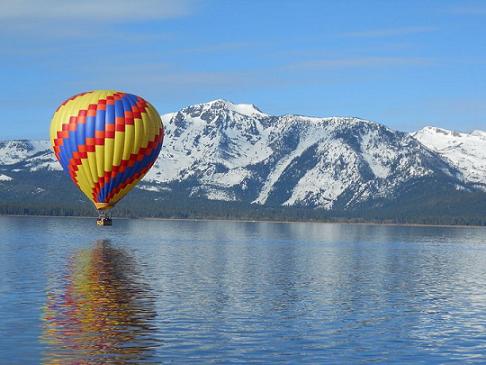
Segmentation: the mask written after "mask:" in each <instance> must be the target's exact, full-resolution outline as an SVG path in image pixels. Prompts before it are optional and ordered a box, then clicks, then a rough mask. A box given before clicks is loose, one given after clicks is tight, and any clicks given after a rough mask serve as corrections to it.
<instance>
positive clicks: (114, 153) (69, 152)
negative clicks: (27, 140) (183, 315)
mask: <svg viewBox="0 0 486 365" xmlns="http://www.w3.org/2000/svg"><path fill="white" fill-rule="evenodd" d="M50 136H51V144H52V147H53V149H54V153H55V155H56V158H57V159H58V160H59V162H60V163H61V165H62V167H63V169H64V170H65V171H66V172H67V173H68V174H69V176H70V177H71V179H72V180H73V182H74V183H75V184H76V185H77V186H78V187H79V189H81V191H82V192H83V193H84V194H85V195H86V196H87V197H88V199H89V200H91V201H92V202H93V203H94V205H95V207H96V208H97V209H102V210H104V209H109V208H111V207H113V206H114V205H115V204H116V203H117V202H118V201H119V200H120V199H121V198H123V197H124V196H125V195H126V194H127V193H128V192H129V191H130V190H131V189H132V188H133V187H134V186H135V185H136V184H137V183H138V182H139V181H140V180H141V179H142V178H143V176H144V175H145V174H146V173H147V172H148V170H149V169H150V168H151V167H152V165H153V164H154V162H155V161H156V159H157V157H158V155H159V152H160V148H161V147H162V141H163V138H164V129H163V126H162V121H161V119H160V116H159V113H157V111H156V110H155V108H154V107H153V106H152V105H151V104H150V103H148V102H147V101H145V100H144V99H142V98H141V97H139V96H136V95H132V94H126V93H123V92H118V91H113V90H95V91H90V92H86V93H82V94H78V95H75V96H73V97H71V98H69V99H67V100H66V101H65V102H63V103H62V104H61V105H60V106H59V107H58V108H57V110H56V112H55V113H54V116H53V117H52V121H51V129H50Z"/></svg>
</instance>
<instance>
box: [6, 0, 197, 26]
mask: <svg viewBox="0 0 486 365" xmlns="http://www.w3.org/2000/svg"><path fill="white" fill-rule="evenodd" d="M194 4H195V1H194V0H138V1H133V0H104V1H101V2H100V1H97V0H83V1H66V0H44V1H38V0H15V1H11V0H0V19H2V20H19V19H20V20H26V19H36V20H41V19H45V20H54V19H56V20H61V21H65V20H69V19H71V20H85V21H95V20H97V21H138V20H150V19H154V20H155V19H163V18H173V17H181V16H186V15H189V14H190V13H191V11H192V9H193V5H194Z"/></svg>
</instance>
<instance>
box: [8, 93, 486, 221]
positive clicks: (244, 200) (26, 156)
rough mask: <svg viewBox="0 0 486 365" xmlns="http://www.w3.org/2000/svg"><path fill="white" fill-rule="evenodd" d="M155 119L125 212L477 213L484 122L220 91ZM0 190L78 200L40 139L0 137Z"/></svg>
mask: <svg viewBox="0 0 486 365" xmlns="http://www.w3.org/2000/svg"><path fill="white" fill-rule="evenodd" d="M162 120H163V123H164V128H165V138H164V145H163V147H162V151H161V154H160V156H159V158H158V160H157V162H156V163H155V165H154V166H153V168H152V169H151V170H150V172H149V173H148V174H147V176H146V177H145V178H144V179H143V180H142V181H141V183H140V184H139V186H138V188H137V191H136V192H134V194H130V195H132V196H133V197H132V198H131V199H128V201H129V202H128V203H125V204H124V205H123V203H122V204H120V205H121V206H124V209H128V210H130V207H131V206H132V205H133V204H136V202H137V200H140V201H144V204H145V206H146V207H147V206H149V208H148V209H150V210H151V211H153V210H157V209H159V208H162V206H168V205H170V206H174V204H176V203H177V202H181V200H185V201H186V203H185V204H189V203H187V202H194V204H196V203H195V202H197V204H205V202H209V203H210V202H218V206H219V207H224V206H225V205H226V206H231V205H232V204H233V206H235V204H236V205H239V206H245V207H246V209H251V208H252V207H253V208H257V207H273V208H276V207H282V209H285V208H286V207H290V208H298V209H312V210H316V211H317V210H318V211H320V212H328V213H327V214H330V215H340V216H345V215H353V216H360V215H363V216H364V215H367V214H370V212H374V213H375V214H378V215H379V213H380V212H381V213H385V212H388V213H387V214H384V216H388V217H392V216H393V217H397V215H401V214H408V215H409V216H411V215H413V214H418V215H420V214H423V213H424V212H428V213H427V214H429V215H437V214H443V213H444V212H449V213H450V214H449V215H450V216H454V215H457V216H464V215H465V214H474V216H475V217H476V216H478V217H485V216H486V209H485V208H484V207H485V206H484V205H483V203H482V202H483V201H486V200H484V199H485V196H486V132H484V131H473V132H471V133H459V132H454V131H449V130H446V129H442V128H436V127H426V128H424V129H422V130H420V131H417V132H414V133H404V132H400V131H396V130H393V129H390V128H387V127H386V126H384V125H382V124H379V123H376V122H371V121H368V120H364V119H361V118H354V117H330V118H318V117H308V116H301V115H282V116H274V115H269V114H266V113H264V112H262V111H261V110H260V109H258V108H257V107H256V106H254V105H252V104H234V103H231V102H229V101H226V100H221V99H220V100H214V101H211V102H208V103H202V104H197V105H192V106H188V107H186V108H183V109H182V110H180V111H178V112H175V113H169V114H164V115H162ZM137 197H138V198H137ZM0 198H1V199H2V202H3V203H2V204H3V206H10V207H13V206H16V207H17V208H18V207H19V206H28V207H39V206H46V205H48V206H50V207H54V206H56V205H59V206H69V201H74V202H77V204H78V205H80V206H85V205H86V204H87V202H86V199H84V197H83V196H82V195H81V193H80V192H78V191H77V190H76V189H74V188H73V187H71V182H70V180H69V178H68V176H67V175H65V174H64V173H63V172H62V171H61V167H60V165H59V164H58V163H57V161H55V159H54V155H53V153H52V152H51V149H50V143H49V141H47V140H46V141H28V140H15V141H3V142H0ZM56 201H57V203H56ZM223 203H224V204H223ZM2 204H0V205H2ZM147 204H148V205H147ZM441 204H442V205H441ZM176 205H177V204H176ZM444 207H446V208H444ZM17 208H16V209H17ZM86 209H88V208H86ZM222 209H223V211H224V208H222ZM407 212H408V213H407ZM414 212H415V213H414ZM138 214H141V215H143V212H142V213H138ZM151 215H152V214H151ZM393 217H392V219H393Z"/></svg>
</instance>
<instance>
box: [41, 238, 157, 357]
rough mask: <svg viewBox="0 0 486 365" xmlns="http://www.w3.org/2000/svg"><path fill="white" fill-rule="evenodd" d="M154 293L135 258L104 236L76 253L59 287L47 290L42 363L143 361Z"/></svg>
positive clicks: (150, 342)
mask: <svg viewBox="0 0 486 365" xmlns="http://www.w3.org/2000/svg"><path fill="white" fill-rule="evenodd" d="M154 301H155V298H154V296H153V294H152V293H151V291H150V288H149V287H148V286H147V285H146V284H145V283H144V282H143V281H142V278H141V277H140V274H139V272H137V268H136V265H135V262H134V260H133V258H131V257H130V256H129V255H128V254H127V253H126V252H125V251H123V250H121V249H119V248H115V247H113V246H111V245H110V243H109V242H108V241H97V242H96V244H95V245H94V246H93V247H92V248H89V249H86V250H83V251H81V252H79V253H77V254H76V255H75V256H74V257H73V259H72V261H71V262H70V264H69V273H68V275H67V276H66V278H65V280H64V284H63V285H61V287H56V288H52V290H50V291H49V292H48V297H47V303H46V306H45V308H44V309H45V310H44V315H43V319H44V331H43V336H42V339H43V341H44V342H45V343H47V344H48V350H47V352H46V356H45V361H44V362H45V363H46V364H63V365H64V364H128V363H139V362H141V361H147V360H148V359H149V358H150V357H151V355H152V354H153V349H154V347H155V346H157V341H156V340H155V338H154V337H153V333H154V328H155V327H154V326H153V325H152V322H153V321H154V320H155V315H156V314H155V309H154Z"/></svg>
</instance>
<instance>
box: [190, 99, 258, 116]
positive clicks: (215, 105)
mask: <svg viewBox="0 0 486 365" xmlns="http://www.w3.org/2000/svg"><path fill="white" fill-rule="evenodd" d="M199 105H200V106H207V107H209V108H211V109H226V110H230V111H232V112H235V113H239V114H242V115H247V116H250V117H251V116H259V117H264V116H267V114H265V113H263V112H262V111H261V110H260V109H259V108H258V107H257V106H255V105H254V104H235V103H233V102H231V101H229V100H226V99H215V100H211V101H208V102H207V103H203V104H199Z"/></svg>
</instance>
